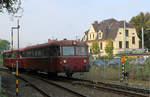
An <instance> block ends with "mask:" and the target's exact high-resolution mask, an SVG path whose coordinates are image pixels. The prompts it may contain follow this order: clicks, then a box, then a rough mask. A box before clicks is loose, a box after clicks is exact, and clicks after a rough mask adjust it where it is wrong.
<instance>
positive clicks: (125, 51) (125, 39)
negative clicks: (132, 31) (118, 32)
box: [124, 20, 126, 53]
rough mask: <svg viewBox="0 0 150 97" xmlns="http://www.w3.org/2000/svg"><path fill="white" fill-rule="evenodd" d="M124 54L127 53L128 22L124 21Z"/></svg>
mask: <svg viewBox="0 0 150 97" xmlns="http://www.w3.org/2000/svg"><path fill="white" fill-rule="evenodd" d="M124 52H125V53H126V21H125V20H124Z"/></svg>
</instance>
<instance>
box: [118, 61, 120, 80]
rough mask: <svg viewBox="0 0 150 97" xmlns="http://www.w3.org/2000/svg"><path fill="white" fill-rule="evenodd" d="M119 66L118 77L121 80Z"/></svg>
mask: <svg viewBox="0 0 150 97" xmlns="http://www.w3.org/2000/svg"><path fill="white" fill-rule="evenodd" d="M118 65H119V68H118V77H119V79H120V63H119V64H118Z"/></svg>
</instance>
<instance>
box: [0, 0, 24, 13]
mask: <svg viewBox="0 0 150 97" xmlns="http://www.w3.org/2000/svg"><path fill="white" fill-rule="evenodd" d="M20 5H21V0H0V12H3V10H4V9H6V11H7V12H8V13H13V14H15V13H17V12H18V10H19V9H20V8H21V7H20Z"/></svg>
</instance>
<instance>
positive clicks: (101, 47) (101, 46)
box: [100, 42, 103, 50]
mask: <svg viewBox="0 0 150 97" xmlns="http://www.w3.org/2000/svg"><path fill="white" fill-rule="evenodd" d="M100 49H101V50H102V49H103V44H102V42H101V43H100Z"/></svg>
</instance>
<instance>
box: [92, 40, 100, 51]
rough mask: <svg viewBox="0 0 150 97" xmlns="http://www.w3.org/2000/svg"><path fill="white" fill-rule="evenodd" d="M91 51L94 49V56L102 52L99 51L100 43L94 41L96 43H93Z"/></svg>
mask: <svg viewBox="0 0 150 97" xmlns="http://www.w3.org/2000/svg"><path fill="white" fill-rule="evenodd" d="M91 49H92V53H93V54H98V53H99V52H100V50H99V45H98V41H97V40H94V41H93V42H92V47H91Z"/></svg>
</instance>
